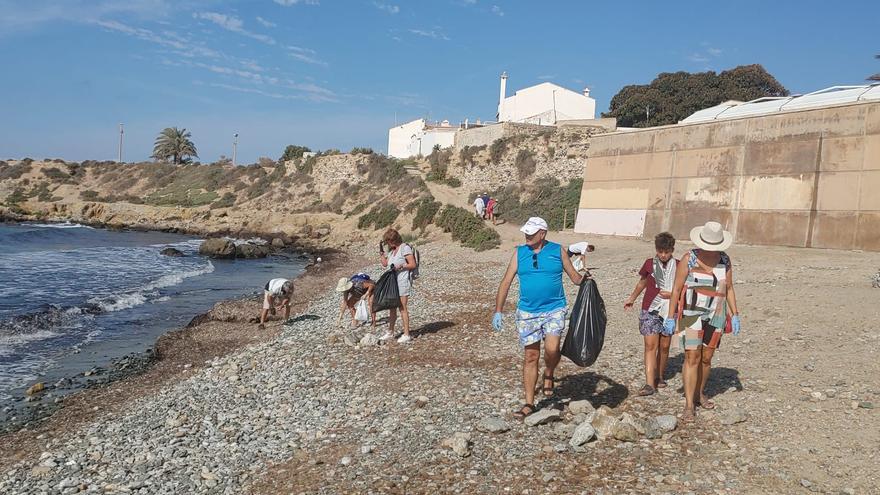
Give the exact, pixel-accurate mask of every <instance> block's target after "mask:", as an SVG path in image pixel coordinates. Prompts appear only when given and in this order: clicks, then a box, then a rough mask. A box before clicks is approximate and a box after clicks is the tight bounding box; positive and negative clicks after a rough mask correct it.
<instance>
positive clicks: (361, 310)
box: [354, 299, 370, 321]
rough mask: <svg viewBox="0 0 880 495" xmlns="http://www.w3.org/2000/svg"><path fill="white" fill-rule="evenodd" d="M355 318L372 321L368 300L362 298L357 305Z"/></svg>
mask: <svg viewBox="0 0 880 495" xmlns="http://www.w3.org/2000/svg"><path fill="white" fill-rule="evenodd" d="M354 319H355V320H357V321H370V308H368V307H367V300H366V299H361V300H360V301H358V303H357V305H356V306H355V311H354Z"/></svg>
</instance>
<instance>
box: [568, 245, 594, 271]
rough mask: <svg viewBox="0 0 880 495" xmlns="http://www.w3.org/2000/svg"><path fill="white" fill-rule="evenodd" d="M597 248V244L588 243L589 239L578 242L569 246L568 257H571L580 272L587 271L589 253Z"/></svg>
mask: <svg viewBox="0 0 880 495" xmlns="http://www.w3.org/2000/svg"><path fill="white" fill-rule="evenodd" d="M595 250H596V246H594V245H592V244H590V243H588V242H587V241H582V242H576V243H574V244H572V245H570V246H568V257H569V258H571V264H572V265H574V269H575V270H577V271H578V273H584V272H586V271H587V256H586V254H587V253H592V252H593V251H595Z"/></svg>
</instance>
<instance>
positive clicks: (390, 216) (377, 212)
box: [358, 203, 400, 230]
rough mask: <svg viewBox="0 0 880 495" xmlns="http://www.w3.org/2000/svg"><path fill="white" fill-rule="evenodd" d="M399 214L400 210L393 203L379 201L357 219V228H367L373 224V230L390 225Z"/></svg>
mask: <svg viewBox="0 0 880 495" xmlns="http://www.w3.org/2000/svg"><path fill="white" fill-rule="evenodd" d="M399 214H400V210H398V209H397V207H396V206H394V205H393V204H391V203H380V204H378V205H376V206H374V207H373V208H371V209H370V211H369V212H367V213H366V214H364V215H362V216H361V217H360V218H359V219H358V228H359V229H361V230H367V229H369V228H370V226H371V225H373V230H378V229H384V228H385V227H390V226H391V224H393V223H394V221H395V220H397V216H398V215H399Z"/></svg>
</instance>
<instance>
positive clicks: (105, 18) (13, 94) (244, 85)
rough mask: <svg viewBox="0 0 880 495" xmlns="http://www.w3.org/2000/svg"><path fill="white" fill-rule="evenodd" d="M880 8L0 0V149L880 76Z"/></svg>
mask: <svg viewBox="0 0 880 495" xmlns="http://www.w3.org/2000/svg"><path fill="white" fill-rule="evenodd" d="M877 19H880V2H876V1H863V2H848V3H847V2H838V3H834V4H828V3H827V2H818V1H800V2H772V3H768V2H756V1H754V2H753V1H738V2H698V1H692V2H691V1H680V2H656V1H644V2H638V1H633V2H586V1H571V2H562V1H555V2H551V1H544V2H526V1H521V2H513V1H501V0H494V1H485V0H433V1H430V2H428V1H421V2H401V1H385V0H383V1H373V0H364V1H359V0H351V1H334V0H311V1H310V0H250V1H231V0H178V1H172V0H91V1H86V0H64V1H62V0H58V1H55V2H47V1H41V0H29V1H10V0H0V60H2V62H3V68H4V69H5V70H4V71H3V76H2V77H0V110H2V113H3V118H2V119H0V158H16V157H18V158H20V157H25V156H30V157H32V158H37V159H39V158H50V157H60V158H64V159H68V160H84V159H114V158H115V157H116V146H117V144H116V143H117V139H118V135H117V124H118V123H119V122H124V123H125V127H126V146H125V156H124V158H125V159H126V160H127V161H136V160H146V159H148V157H149V155H150V153H151V151H152V144H153V140H154V139H155V137H156V134H157V133H158V132H159V131H160V130H161V129H162V128H164V127H168V126H178V127H185V128H187V129H189V130H190V131H191V132H192V134H193V140H194V142H195V144H196V146H197V147H198V150H199V155H200V157H201V160H202V161H214V160H216V159H217V158H218V157H219V156H220V155H224V154H225V155H227V156H229V155H231V142H232V135H233V133H236V132H238V133H239V134H240V136H241V137H240V139H239V160H238V161H239V162H240V163H246V162H253V161H256V160H257V158H258V157H260V156H270V157H273V158H277V157H278V156H279V155H280V153H281V151H282V149H283V148H284V146H285V145H287V144H302V145H307V146H310V147H311V148H312V149H326V148H339V149H341V150H347V149H350V148H351V147H352V146H371V147H373V148H374V149H377V150H381V151H383V152H384V150H385V147H386V142H387V128H388V127H389V126H391V125H393V124H394V123H395V116H396V119H397V120H398V121H400V122H403V121H406V120H410V119H413V118H418V117H422V116H428V117H429V118H431V119H443V118H447V119H449V120H450V121H452V122H455V123H457V122H459V121H462V120H464V119H465V118H469V119H471V120H473V119H476V118H481V119H492V118H494V115H495V111H496V105H497V99H498V76H499V74H500V73H501V72H502V71H504V70H506V71H508V72H509V73H510V79H509V82H508V94H511V93H512V92H513V91H514V90H516V89H518V88H522V87H525V86H530V85H532V84H536V83H539V82H541V81H544V80H550V81H553V82H555V83H557V84H560V85H562V86H566V87H569V88H572V89H575V90H580V89H582V88H583V87H584V86H589V87H590V88H591V89H592V96H593V97H594V98H596V99H597V103H598V109H599V110H600V111H604V110H607V108H608V102H609V100H610V99H611V97H612V96H613V95H614V94H615V93H616V92H617V91H618V90H619V89H620V88H621V87H622V86H624V85H626V84H642V83H647V82H649V81H650V80H651V79H653V78H654V76H656V75H657V73H659V72H668V71H676V70H687V71H702V70H716V71H720V70H724V69H727V68H731V67H735V66H737V65H741V64H750V63H760V64H763V65H764V67H765V68H766V69H767V70H768V71H770V73H772V74H773V75H775V76H776V77H777V79H779V80H780V82H782V84H783V85H785V86H786V87H787V88H788V89H789V90H791V91H792V92H795V93H803V92H809V91H814V90H817V89H821V88H823V87H826V86H831V85H835V84H861V83H863V82H864V78H865V77H867V76H868V75H869V74H873V73H877V72H880V60H876V59H874V55H875V54H877V53H880V42H878V41H877V38H876V33H877V26H878V25H877Z"/></svg>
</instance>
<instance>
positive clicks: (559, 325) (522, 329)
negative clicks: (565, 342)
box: [516, 307, 568, 347]
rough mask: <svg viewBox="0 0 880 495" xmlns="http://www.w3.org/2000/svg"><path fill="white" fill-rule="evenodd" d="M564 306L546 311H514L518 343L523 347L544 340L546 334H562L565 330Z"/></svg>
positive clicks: (565, 312)
mask: <svg viewBox="0 0 880 495" xmlns="http://www.w3.org/2000/svg"><path fill="white" fill-rule="evenodd" d="M567 315H568V310H567V309H566V308H564V307H563V308H559V309H554V310H553V311H548V312H546V313H529V312H526V311H522V310H517V311H516V330H517V332H519V345H521V346H522V347H525V346H527V345H532V344H534V343H535V342H540V341H542V340H544V337H546V336H548V335H555V336H556V337H561V336H562V331H563V330H565V317H566V316H567Z"/></svg>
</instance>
